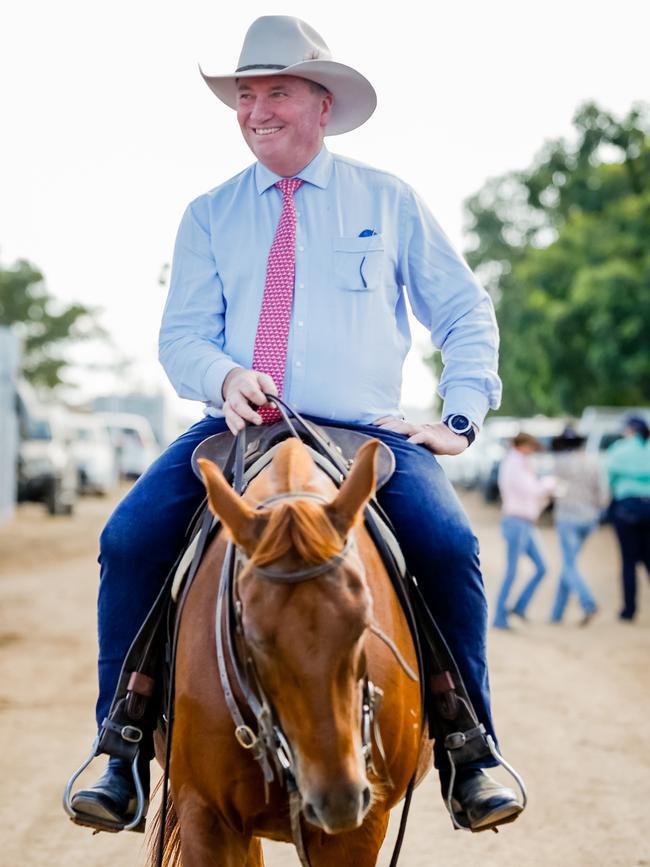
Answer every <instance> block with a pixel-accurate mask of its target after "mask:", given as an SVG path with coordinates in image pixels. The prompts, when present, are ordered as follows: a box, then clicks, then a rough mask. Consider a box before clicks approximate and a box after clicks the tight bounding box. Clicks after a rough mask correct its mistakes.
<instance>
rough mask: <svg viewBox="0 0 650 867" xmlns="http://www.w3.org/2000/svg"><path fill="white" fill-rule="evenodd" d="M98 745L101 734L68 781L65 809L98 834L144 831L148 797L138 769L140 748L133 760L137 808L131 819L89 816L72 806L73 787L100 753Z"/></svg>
mask: <svg viewBox="0 0 650 867" xmlns="http://www.w3.org/2000/svg"><path fill="white" fill-rule="evenodd" d="M98 746H99V735H97V737H96V738H95V740H94V741H93V745H92V748H91V751H90V755H89V756H88V758H86V759H85V760H84V761H83V763H82V764H81V765H80V766H79V767H78V768H77V770H76V771H75V772H74V774H73V775H72V776H71V777H70V779H69V780H68V783H67V785H66V787H65V790H64V792H63V809H64V810H65V811H66V813H67V814H68V816H70V819H71V821H72V822H74V823H75V825H82V826H83V827H86V828H94V829H95V833H96V834H98V833H99V832H100V831H109V832H111V833H117V832H118V831H136V832H143V831H144V829H145V824H146V818H145V811H146V809H147V799H146V797H145V794H144V789H143V787H142V781H141V780H140V771H139V770H138V758H139V756H140V750H139V749H136V750H135V754H134V756H133V760H132V762H131V773H132V774H133V783H134V785H135V793H136V808H135V813H134V815H133V818H132V819H130V820H129V821H128V822H127V821H125V822H112V821H111V820H110V819H101V818H99V817H96V816H89V815H88V814H86V813H79V812H77V811H76V810H75V809H74V807H73V806H72V787H73V786H74V784H75V783H76V781H77V780H78V778H79V777H80V776H81V775H82V774H83V772H84V771H85V770H86V768H87V767H88V765H90V763H91V762H92V761H93V760H94V759H95V758H97V756H98V755H99V752H98Z"/></svg>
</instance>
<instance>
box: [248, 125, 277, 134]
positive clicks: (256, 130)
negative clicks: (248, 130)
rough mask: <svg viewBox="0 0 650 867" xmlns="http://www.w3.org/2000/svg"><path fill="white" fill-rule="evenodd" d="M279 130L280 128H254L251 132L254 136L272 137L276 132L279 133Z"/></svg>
mask: <svg viewBox="0 0 650 867" xmlns="http://www.w3.org/2000/svg"><path fill="white" fill-rule="evenodd" d="M281 129H282V127H281V126H258V127H255V126H254V127H253V132H254V133H255V135H274V134H275V133H276V132H280V130H281Z"/></svg>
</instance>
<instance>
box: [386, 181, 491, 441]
mask: <svg viewBox="0 0 650 867" xmlns="http://www.w3.org/2000/svg"><path fill="white" fill-rule="evenodd" d="M401 235H402V238H403V243H402V249H401V251H400V269H401V276H402V279H403V282H404V285H405V287H406V291H407V293H408V296H409V300H410V302H411V307H412V309H413V313H414V314H415V316H416V318H417V319H418V321H419V322H421V323H422V324H423V325H424V326H425V327H426V328H428V329H429V331H430V333H431V339H432V341H433V344H434V346H435V347H436V348H437V349H440V351H441V352H442V361H443V373H442V376H441V378H440V382H439V384H438V393H439V394H440V396H441V397H442V398H443V418H446V417H447V416H449V415H451V414H453V413H462V414H463V415H467V416H468V417H469V418H470V419H471V421H472V422H474V424H476V425H477V426H479V427H480V426H481V425H482V424H483V421H484V419H485V416H486V414H487V412H488V410H489V409H497V408H498V407H499V404H500V402H501V380H500V379H499V376H498V372H497V370H498V352H499V332H498V328H497V323H496V317H495V315H494V306H493V304H492V301H491V299H490V296H489V295H488V293H487V292H486V291H485V289H483V287H482V286H481V285H480V284H479V283H478V281H477V280H476V278H475V277H474V275H473V274H472V272H471V271H470V269H469V268H468V267H467V264H466V263H465V261H464V260H463V258H462V257H461V256H460V255H459V254H458V253H457V252H456V250H454V248H453V247H452V245H451V244H450V242H449V240H448V239H447V237H446V236H445V234H444V232H443V231H442V229H441V228H440V226H439V225H438V223H437V222H436V220H435V218H434V217H433V215H432V214H431V212H430V211H429V209H428V208H427V207H426V205H425V204H424V203H423V202H422V201H421V200H420V199H419V197H418V196H417V195H416V194H415V193H414V192H413V191H412V190H411V189H410V188H407V191H406V193H405V196H404V200H403V203H402V231H401Z"/></svg>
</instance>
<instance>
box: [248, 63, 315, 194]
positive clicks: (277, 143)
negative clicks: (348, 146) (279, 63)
mask: <svg viewBox="0 0 650 867" xmlns="http://www.w3.org/2000/svg"><path fill="white" fill-rule="evenodd" d="M331 107H332V96H331V94H329V93H324V92H322V91H321V92H317V90H316V89H314V88H313V87H312V86H311V84H310V83H309V82H308V81H305V80H304V79H302V78H296V77H295V76H292V75H270V76H260V77H255V78H242V79H240V80H239V81H238V84H237V120H238V121H239V126H240V128H241V131H242V134H243V136H244V138H245V140H246V144H247V145H248V146H249V148H250V149H251V150H252V151H253V153H254V154H255V156H256V157H257V159H258V160H259V161H260V162H261V163H263V164H264V165H265V166H266V167H267V168H269V169H270V170H271V171H273V172H275V173H276V174H278V175H283V176H284V177H289V176H291V175H293V174H296V173H297V172H299V171H300V170H301V169H303V168H304V167H305V166H306V165H307V164H308V163H309V162H311V160H313V158H314V157H315V156H316V154H317V153H318V151H319V150H320V148H321V145H322V141H323V135H324V133H325V127H326V126H327V124H328V122H329V119H330V112H331Z"/></svg>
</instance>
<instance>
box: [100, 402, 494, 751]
mask: <svg viewBox="0 0 650 867" xmlns="http://www.w3.org/2000/svg"><path fill="white" fill-rule="evenodd" d="M313 420H314V421H316V422H320V423H322V424H328V425H330V426H339V427H345V428H349V429H354V430H359V431H361V432H362V433H367V434H370V435H372V436H375V437H377V438H378V439H380V440H383V441H384V442H385V443H386V444H387V445H388V446H389V447H390V448H391V450H392V451H393V454H394V455H395V459H396V470H395V473H394V474H393V476H392V477H391V479H390V480H389V481H388V482H387V483H386V485H385V486H384V487H383V488H382V489H381V491H380V492H379V494H378V500H379V502H380V504H381V505H382V507H383V508H384V509H385V510H386V512H387V514H388V516H389V518H390V520H391V521H392V523H393V525H394V527H395V530H396V532H397V536H398V538H399V540H400V543H401V546H402V551H403V552H404V556H405V558H406V562H407V563H408V566H409V569H410V570H411V571H412V572H413V574H414V575H415V576H416V577H417V579H418V582H419V584H420V588H421V590H422V592H423V594H424V596H425V598H426V601H427V603H428V605H429V606H430V607H431V611H432V613H433V615H434V617H435V618H436V620H437V621H438V623H439V624H440V627H441V628H442V630H443V631H444V634H445V637H446V639H447V642H448V644H449V646H450V649H451V651H452V653H453V654H454V656H455V657H456V661H457V663H458V667H459V669H460V673H461V675H462V677H463V680H464V682H465V686H466V688H467V691H468V693H469V696H470V699H471V701H472V703H473V705H474V708H475V710H476V713H477V715H478V718H479V720H480V721H481V722H483V723H484V724H485V726H486V728H487V730H488V732H490V734H492V735H493V737H494V730H493V727H492V721H491V713H490V697H489V687H488V672H487V663H486V652H485V651H486V647H485V645H486V627H487V605H486V600H485V593H484V589H483V579H482V576H481V572H480V567H479V557H478V553H479V552H478V541H477V539H476V537H475V536H474V534H473V532H472V530H471V528H470V526H469V523H468V520H467V516H466V515H465V512H464V511H463V508H462V506H461V505H460V503H459V501H458V499H457V497H456V494H455V493H454V491H453V489H452V487H451V485H450V484H449V482H448V480H447V477H446V476H445V474H444V472H443V471H442V469H441V468H440V466H439V464H438V462H437V461H436V459H435V457H434V456H433V455H432V454H431V452H429V451H428V450H427V449H426V448H424V447H422V446H419V445H413V444H411V443H408V442H407V441H406V437H404V436H402V435H400V434H395V433H392V432H391V431H384V430H382V429H381V428H376V427H372V426H363V425H349V424H345V425H343V424H341V425H336V423H333V422H331V421H325V420H322V419H313ZM225 429H226V425H225V422H224V421H223V419H216V418H209V417H206V418H204V419H202V420H201V421H199V422H197V423H196V424H195V425H193V426H192V427H191V428H190V429H189V430H188V431H186V432H185V433H184V434H183V435H182V436H181V437H179V439H177V440H176V441H175V442H174V443H172V444H171V445H170V446H169V448H167V450H166V451H165V452H164V453H163V454H162V455H161V456H160V457H159V458H158V460H157V461H156V462H155V463H154V464H152V466H151V467H150V468H149V469H148V470H147V472H146V473H145V474H144V475H143V476H142V477H141V478H140V479H139V480H138V481H137V482H136V484H135V485H134V486H133V488H132V489H131V490H130V492H129V493H128V494H127V496H126V497H125V498H124V500H122V502H121V503H120V504H119V505H118V507H117V508H116V510H115V512H114V513H113V515H112V516H111V518H110V519H109V521H108V524H107V525H106V527H105V529H104V531H103V533H102V536H101V540H100V558H99V560H100V564H101V573H100V586H99V603H98V607H99V615H98V620H99V699H98V702H97V722H98V724H99V723H100V722H101V721H102V720H103V718H104V717H105V716H106V714H107V712H108V710H109V707H110V703H111V700H112V697H113V693H114V691H115V688H116V685H117V680H118V677H119V672H120V669H121V666H122V663H123V661H124V658H125V656H126V653H127V651H128V648H129V646H130V644H131V642H132V640H133V638H134V637H135V635H136V633H137V632H138V630H139V628H140V626H141V624H142V622H143V621H144V618H145V616H146V615H147V613H148V611H149V609H150V607H151V605H152V604H153V601H154V599H155V598H156V595H157V593H158V591H159V590H160V587H161V584H162V582H163V580H164V578H165V576H166V574H167V573H168V571H169V569H170V568H171V566H172V565H173V563H174V561H175V559H176V557H177V555H178V553H179V550H180V548H181V546H182V544H183V538H184V533H185V529H186V527H187V525H188V523H189V521H190V519H191V517H192V515H193V513H194V511H195V510H196V509H197V507H198V506H199V504H200V503H201V500H202V498H203V496H204V489H203V485H202V484H201V482H199V480H198V479H197V478H196V477H195V476H194V473H193V472H192V469H191V466H190V456H191V454H192V451H193V450H194V448H195V447H196V446H197V445H198V444H199V443H200V442H201V440H203V439H205V437H208V436H211V435H212V434H215V433H219V432H221V431H223V430H225ZM437 760H438V762H440V761H444V757H443V754H442V753H441V754H440V755H439V756H438V757H437ZM484 764H485V766H488V765H491V764H493V762H491V761H488V762H485V763H484Z"/></svg>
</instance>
